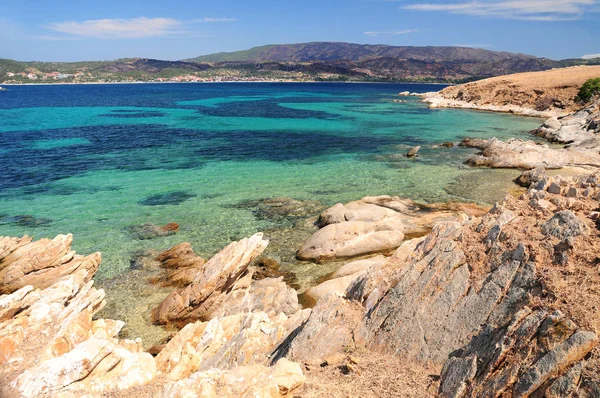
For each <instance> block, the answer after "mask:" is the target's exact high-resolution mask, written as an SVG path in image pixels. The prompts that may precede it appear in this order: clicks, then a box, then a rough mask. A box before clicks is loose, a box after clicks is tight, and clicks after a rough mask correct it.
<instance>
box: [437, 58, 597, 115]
mask: <svg viewBox="0 0 600 398" xmlns="http://www.w3.org/2000/svg"><path fill="white" fill-rule="evenodd" d="M595 77H600V66H574V67H570V68H561V69H552V70H548V71H543V72H527V73H517V74H514V75H507V76H500V77H493V78H490V79H485V80H480V81H476V82H473V83H467V84H461V85H459V86H453V87H448V88H446V89H444V90H443V91H442V94H443V96H444V97H446V98H448V99H455V100H461V101H467V102H473V103H476V104H477V105H498V106H501V105H518V106H521V107H524V108H529V109H535V110H538V111H545V110H549V109H550V110H551V109H559V110H563V111H565V112H567V111H569V112H570V111H575V110H577V109H578V105H577V104H576V103H575V97H576V96H577V94H578V92H579V89H580V87H581V86H582V85H583V84H584V83H585V82H586V81H587V80H589V79H592V78H595Z"/></svg>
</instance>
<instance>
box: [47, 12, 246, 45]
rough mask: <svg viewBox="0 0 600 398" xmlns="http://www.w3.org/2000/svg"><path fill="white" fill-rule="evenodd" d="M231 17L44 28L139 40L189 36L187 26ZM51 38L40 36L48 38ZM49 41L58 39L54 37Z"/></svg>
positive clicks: (96, 22) (64, 24)
mask: <svg viewBox="0 0 600 398" xmlns="http://www.w3.org/2000/svg"><path fill="white" fill-rule="evenodd" d="M233 21H236V19H234V18H203V19H199V20H194V21H181V20H178V19H174V18H146V17H138V18H130V19H121V18H113V19H96V20H90V21H83V22H55V23H51V24H49V25H47V26H45V27H46V28H47V29H50V30H53V31H56V32H61V33H65V34H67V35H73V36H83V37H94V38H99V39H120V38H126V39H142V38H148V37H159V36H181V35H186V36H187V35H190V34H192V32H190V31H189V30H188V28H187V26H188V25H190V24H194V23H202V22H207V23H209V22H211V23H212V22H233ZM49 37H52V36H42V37H40V38H44V39H46V40H49V39H48V38H49ZM50 40H60V38H53V39H50Z"/></svg>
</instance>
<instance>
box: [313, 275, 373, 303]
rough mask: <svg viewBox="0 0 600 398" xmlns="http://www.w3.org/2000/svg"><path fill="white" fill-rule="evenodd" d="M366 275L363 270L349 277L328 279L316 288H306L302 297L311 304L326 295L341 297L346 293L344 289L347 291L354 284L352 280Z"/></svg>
mask: <svg viewBox="0 0 600 398" xmlns="http://www.w3.org/2000/svg"><path fill="white" fill-rule="evenodd" d="M366 273H367V271H366V270H363V271H358V272H356V273H354V274H351V275H347V276H341V277H338V278H334V279H330V280H328V281H325V282H323V283H321V284H319V285H317V286H313V287H311V288H308V289H307V290H306V292H304V295H305V297H306V298H308V299H309V301H310V302H311V303H313V304H314V303H316V302H318V301H319V300H320V299H322V298H323V297H325V296H327V295H328V294H334V295H337V296H340V297H343V296H344V295H345V293H346V289H348V286H350V284H351V283H352V282H354V280H356V279H357V278H359V277H361V276H363V275H365V274H366Z"/></svg>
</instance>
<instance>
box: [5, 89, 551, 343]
mask: <svg viewBox="0 0 600 398" xmlns="http://www.w3.org/2000/svg"><path fill="white" fill-rule="evenodd" d="M441 87H442V86H430V85H403V84H327V83H318V84H270V83H264V84H263V83H261V84H164V85H163V84H139V85H106V86H102V85H93V86H27V87H17V86H16V87H14V88H11V90H10V91H7V92H6V93H5V94H4V95H3V96H2V98H1V99H0V148H1V150H0V161H1V162H2V164H3V170H2V174H1V176H0V215H2V217H0V235H12V236H19V235H23V234H29V235H32V236H34V237H35V238H36V239H37V238H41V237H53V236H55V235H57V234H59V233H73V234H74V237H75V239H74V245H73V248H74V249H75V250H77V252H78V253H80V254H89V253H91V252H94V251H100V252H102V254H103V262H102V265H101V267H100V270H99V272H98V275H97V277H96V280H97V283H98V284H99V285H100V286H101V287H104V288H105V289H106V291H107V301H108V306H107V309H106V310H105V312H104V313H103V314H102V316H106V317H111V318H115V319H123V320H125V321H127V322H128V323H129V331H128V332H129V333H130V335H131V336H132V337H138V336H140V337H144V339H146V338H149V339H150V340H154V341H158V340H160V339H159V338H158V337H159V336H161V335H163V334H164V332H162V331H160V332H159V331H158V329H149V328H147V327H146V326H145V322H146V315H145V313H146V312H147V309H148V308H149V307H151V306H152V305H154V304H155V302H157V300H159V298H160V297H163V296H164V295H165V294H166V293H167V292H168V291H170V290H172V288H169V289H164V290H161V289H160V288H158V287H156V286H152V285H150V284H147V283H146V281H145V280H144V278H145V277H147V276H148V275H147V274H146V273H144V271H143V270H132V258H134V257H135V255H136V254H139V253H140V252H145V251H149V250H151V251H156V252H157V251H162V250H165V249H167V248H169V247H171V246H174V245H176V244H178V243H180V242H183V241H188V242H190V243H191V244H192V246H193V247H194V250H195V251H196V253H197V254H199V255H201V256H203V257H205V258H208V257H210V256H212V255H213V254H214V253H215V252H217V251H218V250H219V249H221V248H222V247H224V246H225V245H227V244H228V243H229V242H231V241H234V240H238V239H241V238H243V237H246V236H249V235H252V234H254V233H256V232H258V231H265V234H266V236H267V237H268V238H270V240H271V244H270V247H269V248H268V249H267V252H266V253H265V255H266V256H268V257H270V258H273V259H275V260H277V261H279V262H280V264H281V265H282V268H283V269H284V270H285V271H288V272H293V273H294V274H295V275H296V278H297V282H296V283H297V285H298V287H299V288H300V289H303V288H304V287H306V286H308V285H310V284H311V283H313V282H314V281H315V280H317V279H318V278H320V277H322V276H324V275H326V274H328V273H330V272H332V271H333V270H334V269H335V268H336V267H337V266H338V265H339V264H335V263H332V264H311V263H300V262H297V261H295V260H294V256H293V254H294V250H295V249H297V248H298V247H299V245H300V244H301V243H302V241H303V240H304V239H306V237H307V236H308V235H309V234H310V232H311V231H312V226H311V225H310V220H309V218H310V217H313V216H315V215H316V214H318V212H319V211H320V210H321V209H324V208H326V207H328V206H330V205H332V204H335V203H337V202H348V201H351V200H355V199H359V198H361V197H363V196H367V195H398V196H401V197H408V198H411V199H413V200H416V201H422V202H446V201H471V202H478V203H493V202H494V201H496V200H499V199H501V198H502V196H503V195H504V193H505V192H506V191H507V189H509V188H511V187H512V183H511V180H512V179H513V178H514V177H516V176H517V175H518V172H517V171H514V170H486V169H473V168H470V167H467V166H465V165H463V162H464V160H465V158H466V157H467V156H468V155H469V154H471V153H473V151H474V150H472V149H467V148H461V147H454V148H443V147H441V146H440V144H441V143H443V142H448V141H449V142H454V143H457V142H458V141H460V139H462V138H465V137H480V138H491V137H494V136H495V137H498V138H501V139H506V138H510V137H517V138H531V137H530V136H529V135H528V134H527V131H529V130H531V129H533V128H535V127H537V126H538V125H539V124H540V121H539V119H534V118H524V117H517V116H512V115H500V114H492V113H485V112H473V111H462V110H455V109H440V110H431V109H428V108H426V107H425V105H423V104H421V103H419V102H418V100H417V99H416V98H410V99H409V100H408V102H406V103H394V102H392V100H393V99H396V98H397V93H398V92H401V91H405V90H409V91H417V92H425V91H432V90H438V89H440V88H441ZM414 145H421V146H422V149H421V151H420V152H419V155H420V156H419V157H417V158H416V159H406V158H405V157H404V156H403V154H404V153H405V152H406V151H407V150H408V148H410V147H411V146H414ZM276 197H287V198H293V199H296V200H298V201H300V202H301V203H303V204H305V206H304V208H300V209H299V210H298V211H297V213H295V214H293V215H280V214H276V213H274V212H273V211H270V210H269V209H268V208H266V209H263V210H262V211H261V209H260V203H263V202H264V199H267V198H276ZM148 222H150V223H154V224H157V225H164V224H166V223H168V222H176V223H178V224H179V225H180V231H179V232H178V233H177V234H174V235H170V236H164V237H159V238H155V239H147V240H140V239H136V238H135V237H134V236H132V234H131V232H130V230H131V229H130V227H132V226H138V225H142V224H144V223H148Z"/></svg>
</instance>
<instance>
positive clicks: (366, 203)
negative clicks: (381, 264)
mask: <svg viewBox="0 0 600 398" xmlns="http://www.w3.org/2000/svg"><path fill="white" fill-rule="evenodd" d="M463 213H468V214H471V215H476V214H480V213H481V208H478V207H476V206H468V205H457V204H454V203H445V204H432V205H420V206H419V205H417V204H416V203H414V202H412V201H410V200H407V199H400V198H398V197H391V196H376V197H365V198H363V199H361V200H357V201H354V202H350V203H347V204H345V205H343V204H341V203H338V204H336V205H335V206H332V207H330V208H329V209H327V210H325V211H324V212H323V213H322V214H321V216H320V217H319V219H318V220H317V223H316V224H317V225H318V226H319V227H320V228H321V229H320V230H319V231H317V232H315V233H314V234H313V236H312V237H311V238H310V239H309V240H308V241H307V242H306V243H305V244H304V245H303V246H302V247H301V248H300V249H299V250H298V251H297V253H296V255H297V257H298V258H299V259H301V260H312V261H325V260H329V259H333V258H350V257H356V256H361V255H367V254H371V253H385V252H388V251H390V250H393V249H396V248H397V247H398V246H400V243H401V242H402V239H403V236H401V235H408V234H410V235H412V236H415V235H422V234H425V233H427V231H428V230H429V229H430V228H431V227H432V226H433V225H434V224H435V223H436V222H441V221H450V220H456V219H458V218H460V217H461V214H463Z"/></svg>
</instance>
